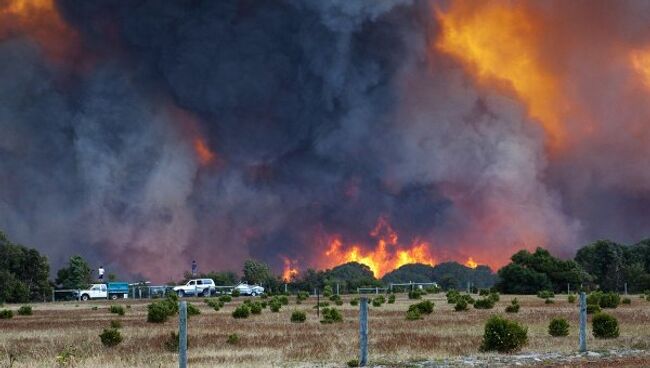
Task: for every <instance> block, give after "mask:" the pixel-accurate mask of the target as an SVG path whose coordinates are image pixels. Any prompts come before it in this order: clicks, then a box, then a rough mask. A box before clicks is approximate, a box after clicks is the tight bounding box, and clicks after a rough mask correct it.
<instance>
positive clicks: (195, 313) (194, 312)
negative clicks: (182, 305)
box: [187, 303, 201, 317]
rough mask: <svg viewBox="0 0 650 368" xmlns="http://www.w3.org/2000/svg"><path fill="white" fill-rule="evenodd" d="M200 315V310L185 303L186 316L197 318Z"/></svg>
mask: <svg viewBox="0 0 650 368" xmlns="http://www.w3.org/2000/svg"><path fill="white" fill-rule="evenodd" d="M199 314H201V310H200V309H199V308H198V307H197V306H195V305H194V304H192V303H187V316H188V317H191V316H198V315H199Z"/></svg>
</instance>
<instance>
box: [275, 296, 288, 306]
mask: <svg viewBox="0 0 650 368" xmlns="http://www.w3.org/2000/svg"><path fill="white" fill-rule="evenodd" d="M277 298H278V300H279V301H280V303H281V304H282V305H289V298H288V297H287V296H286V295H282V296H279V297H277Z"/></svg>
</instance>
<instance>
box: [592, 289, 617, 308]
mask: <svg viewBox="0 0 650 368" xmlns="http://www.w3.org/2000/svg"><path fill="white" fill-rule="evenodd" d="M620 303H621V296H620V295H618V294H616V293H612V292H610V293H604V294H603V295H602V296H601V297H600V302H599V303H598V304H599V305H600V307H601V308H616V307H618V305H619V304H620Z"/></svg>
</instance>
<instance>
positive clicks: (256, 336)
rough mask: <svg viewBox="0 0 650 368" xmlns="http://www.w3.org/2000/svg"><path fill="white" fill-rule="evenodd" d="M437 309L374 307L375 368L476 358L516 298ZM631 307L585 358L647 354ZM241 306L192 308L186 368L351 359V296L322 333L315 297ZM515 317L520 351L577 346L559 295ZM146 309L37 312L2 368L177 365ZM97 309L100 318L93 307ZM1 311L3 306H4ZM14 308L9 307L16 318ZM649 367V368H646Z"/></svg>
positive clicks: (165, 327) (2, 346)
mask: <svg viewBox="0 0 650 368" xmlns="http://www.w3.org/2000/svg"><path fill="white" fill-rule="evenodd" d="M424 298H425V299H431V300H433V301H434V302H435V310H434V313H433V314H431V315H428V316H425V317H424V319H423V320H420V321H406V320H405V318H404V316H405V311H406V309H407V308H408V306H409V305H410V304H411V303H412V301H410V300H408V299H407V298H406V295H404V294H398V297H397V301H396V303H395V304H384V305H383V306H382V307H379V308H373V307H370V312H369V316H370V317H369V331H370V332H369V333H370V360H371V363H381V364H386V365H394V366H404V365H407V363H408V362H413V361H420V360H434V359H438V358H444V357H450V356H466V355H474V356H476V355H479V356H480V355H482V354H479V353H478V347H479V345H480V342H481V336H482V333H483V324H484V322H485V320H486V319H487V318H488V317H489V316H491V315H493V314H497V313H499V314H505V313H504V309H505V306H506V305H508V304H509V302H510V300H511V299H512V298H513V297H511V296H501V300H500V301H499V302H498V303H497V305H496V307H495V308H494V309H492V310H476V309H470V310H469V311H467V312H455V311H453V305H449V304H447V302H446V299H445V297H444V294H437V295H426V296H425V297H424ZM631 298H632V304H631V305H621V306H619V307H618V308H617V309H614V310H609V312H610V313H611V314H613V315H614V316H616V317H617V318H618V320H619V323H620V324H621V326H620V331H621V335H620V337H619V338H617V339H612V340H595V339H593V337H592V336H589V340H588V346H589V349H590V350H601V349H627V348H634V349H643V350H647V349H650V302H647V301H645V300H642V299H640V298H638V297H636V296H633V297H631ZM244 299H245V298H244V297H240V298H234V300H233V302H230V303H227V304H226V306H225V307H224V308H222V309H221V310H220V311H218V312H215V311H214V310H212V309H211V308H209V307H208V306H207V305H206V304H204V303H203V301H202V300H200V299H188V300H190V301H191V302H192V303H193V304H195V305H196V306H198V307H199V308H200V309H201V312H202V313H201V315H199V316H193V317H191V319H190V321H189V327H188V328H189V339H190V350H189V363H190V366H191V367H305V366H333V367H343V366H345V365H346V362H347V361H348V360H350V359H353V358H355V357H356V356H357V348H358V307H353V306H351V305H350V304H349V303H348V301H349V299H350V297H344V300H345V304H344V305H343V306H341V307H338V308H339V309H340V310H341V311H342V313H343V316H344V322H342V323H335V324H330V325H324V324H321V323H319V320H318V319H317V317H316V312H315V309H313V306H314V305H315V298H310V299H309V300H308V301H307V302H303V304H301V305H296V304H295V297H291V298H290V304H289V305H288V306H283V308H282V310H281V311H280V312H279V313H272V312H271V311H270V310H269V309H268V308H267V309H265V310H263V312H262V314H261V315H257V316H251V317H249V318H248V319H244V320H236V319H233V318H232V316H231V312H232V311H233V309H234V308H235V306H237V305H239V304H241V303H242V302H243V300H244ZM518 299H519V300H520V304H521V310H520V312H519V313H518V314H512V315H508V317H509V318H512V319H516V320H518V321H520V322H522V323H523V324H525V325H526V326H528V336H529V344H528V345H527V346H526V347H525V348H524V350H523V352H548V351H566V352H569V351H575V349H576V348H577V344H578V341H577V340H578V339H577V333H578V327H577V324H578V313H577V307H576V305H572V304H569V303H568V302H567V300H566V296H557V297H556V298H555V299H556V301H555V303H554V304H544V301H543V300H542V299H539V298H537V297H534V296H526V297H521V296H520V297H518ZM111 304H121V305H130V308H128V309H127V310H126V315H124V316H122V317H119V316H117V315H115V314H111V313H109V311H108V306H109V305H111ZM147 304H148V301H134V300H121V301H118V302H117V303H111V302H108V301H93V302H85V303H83V302H81V303H76V302H61V303H47V304H33V307H34V314H33V315H31V316H18V315H16V316H14V318H13V319H9V320H0V367H4V366H9V364H10V363H9V360H10V359H9V356H10V355H11V356H12V359H13V362H12V363H11V364H12V365H11V366H12V367H56V366H57V364H58V363H57V355H60V354H61V352H63V351H66V350H67V351H69V352H72V356H73V359H71V360H74V362H73V363H74V366H77V367H174V366H177V356H176V354H174V353H171V352H168V351H167V350H166V349H165V347H164V342H165V340H166V339H167V338H168V336H169V334H170V332H172V331H175V330H177V327H178V322H177V317H175V318H172V319H170V320H169V321H168V322H166V323H164V324H154V323H147V322H146V311H147V309H146V306H147ZM94 306H97V307H98V308H97V310H93V308H92V307H94ZM5 307H6V306H5ZM18 307H19V306H15V305H12V306H9V308H10V309H14V310H16V309H17V308H18ZM294 310H305V311H307V313H308V316H307V322H306V323H302V324H296V323H291V322H290V321H289V318H290V315H291V312H292V311H294ZM553 317H564V318H566V319H568V320H569V322H570V323H571V332H570V335H569V336H568V337H559V338H557V337H555V338H553V337H550V336H549V335H548V333H547V326H548V323H549V321H550V320H551V319H552V318H553ZM116 319H119V320H121V321H122V324H123V328H122V329H121V330H122V334H123V336H124V341H123V342H122V343H121V344H120V345H118V346H117V347H114V348H106V347H104V346H103V345H102V344H101V342H100V339H99V337H98V335H99V334H100V333H101V332H102V330H103V329H104V328H106V327H108V325H109V323H110V321H111V320H116ZM230 334H238V335H239V336H240V338H241V340H240V342H239V343H238V344H237V345H231V344H228V343H227V338H228V336H229V335H230ZM646 363H647V364H650V362H648V361H645V363H643V364H646Z"/></svg>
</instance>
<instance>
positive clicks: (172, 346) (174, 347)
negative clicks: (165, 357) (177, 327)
mask: <svg viewBox="0 0 650 368" xmlns="http://www.w3.org/2000/svg"><path fill="white" fill-rule="evenodd" d="M179 340H180V339H179V336H178V334H177V333H176V331H172V332H170V333H169V336H168V337H167V339H166V340H165V342H164V346H165V350H167V351H170V352H172V353H174V352H178V345H180V341H179ZM188 345H189V341H188Z"/></svg>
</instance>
